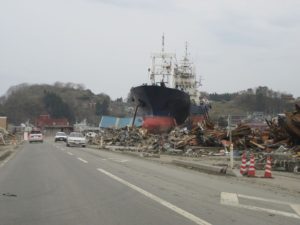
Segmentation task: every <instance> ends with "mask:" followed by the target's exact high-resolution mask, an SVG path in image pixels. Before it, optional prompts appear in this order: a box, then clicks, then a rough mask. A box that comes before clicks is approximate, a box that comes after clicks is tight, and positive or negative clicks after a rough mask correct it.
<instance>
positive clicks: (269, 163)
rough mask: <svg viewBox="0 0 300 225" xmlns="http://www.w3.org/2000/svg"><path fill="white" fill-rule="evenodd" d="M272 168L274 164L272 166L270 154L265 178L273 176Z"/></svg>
mask: <svg viewBox="0 0 300 225" xmlns="http://www.w3.org/2000/svg"><path fill="white" fill-rule="evenodd" d="M271 168H272V166H271V157H270V156H268V157H267V164H266V168H265V175H264V176H263V178H273V177H272V172H271Z"/></svg>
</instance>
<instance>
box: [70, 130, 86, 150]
mask: <svg viewBox="0 0 300 225" xmlns="http://www.w3.org/2000/svg"><path fill="white" fill-rule="evenodd" d="M66 142H67V146H68V147H69V146H81V147H85V146H86V139H85V137H84V136H83V135H82V133H79V132H71V133H70V135H69V136H68V137H67V141H66Z"/></svg>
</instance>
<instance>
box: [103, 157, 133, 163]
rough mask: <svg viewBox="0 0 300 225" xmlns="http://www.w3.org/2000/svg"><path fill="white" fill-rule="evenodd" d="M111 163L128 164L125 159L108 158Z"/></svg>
mask: <svg viewBox="0 0 300 225" xmlns="http://www.w3.org/2000/svg"><path fill="white" fill-rule="evenodd" d="M108 159H110V160H112V161H115V162H120V163H124V162H128V161H129V160H127V159H119V158H108Z"/></svg>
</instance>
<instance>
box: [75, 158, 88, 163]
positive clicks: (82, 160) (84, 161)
mask: <svg viewBox="0 0 300 225" xmlns="http://www.w3.org/2000/svg"><path fill="white" fill-rule="evenodd" d="M77 159H78V160H80V161H81V162H83V163H88V161H86V160H84V159H82V158H77Z"/></svg>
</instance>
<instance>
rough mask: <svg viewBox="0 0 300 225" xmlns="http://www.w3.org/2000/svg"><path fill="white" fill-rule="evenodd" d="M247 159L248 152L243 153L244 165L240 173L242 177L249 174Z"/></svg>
mask: <svg viewBox="0 0 300 225" xmlns="http://www.w3.org/2000/svg"><path fill="white" fill-rule="evenodd" d="M246 164H247V158H246V152H243V155H242V164H241V166H240V173H241V174H242V175H245V174H246V173H247V166H246Z"/></svg>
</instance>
